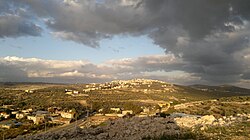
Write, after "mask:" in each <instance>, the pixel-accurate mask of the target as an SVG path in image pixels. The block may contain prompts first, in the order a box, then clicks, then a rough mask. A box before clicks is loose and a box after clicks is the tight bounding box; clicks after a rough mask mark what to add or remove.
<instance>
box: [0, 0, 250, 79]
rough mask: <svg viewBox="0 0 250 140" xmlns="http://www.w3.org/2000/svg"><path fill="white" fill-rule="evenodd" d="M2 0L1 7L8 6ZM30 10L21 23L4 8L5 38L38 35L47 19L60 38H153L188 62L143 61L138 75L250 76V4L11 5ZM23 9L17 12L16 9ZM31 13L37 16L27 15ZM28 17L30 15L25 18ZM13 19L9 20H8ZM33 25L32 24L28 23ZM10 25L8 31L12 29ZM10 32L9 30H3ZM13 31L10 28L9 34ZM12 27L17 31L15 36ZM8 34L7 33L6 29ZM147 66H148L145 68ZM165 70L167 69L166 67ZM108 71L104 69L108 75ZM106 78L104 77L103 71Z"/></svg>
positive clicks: (144, 0)
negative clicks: (157, 63) (36, 21)
mask: <svg viewBox="0 0 250 140" xmlns="http://www.w3.org/2000/svg"><path fill="white" fill-rule="evenodd" d="M6 1H7V0H5V1H2V2H1V3H0V7H1V5H6V3H7V2H6ZM11 2H12V3H13V4H14V5H21V6H23V5H24V7H25V9H26V10H27V11H26V12H25V11H24V12H19V14H17V15H18V16H17V17H16V18H20V20H17V19H11V20H10V19H8V18H7V17H4V16H15V14H13V13H11V12H10V11H9V10H10V9H13V8H6V7H5V6H2V10H0V12H1V13H11V14H10V15H8V14H4V15H1V17H2V20H3V21H5V20H8V22H6V23H12V24H4V26H3V25H1V18H0V25H1V26H0V37H3V36H15V35H16V36H20V35H38V34H39V32H40V31H39V30H38V29H39V28H38V26H36V25H35V24H34V23H33V22H32V21H31V20H30V18H31V17H30V16H33V18H35V19H36V18H42V19H43V21H44V23H45V24H46V25H47V27H48V28H49V29H51V30H52V34H53V35H54V36H55V37H58V38H61V39H63V40H71V41H75V42H78V43H82V44H85V45H88V46H90V47H98V45H99V41H100V40H101V39H104V38H111V37H113V36H114V35H121V34H124V35H132V36H140V35H145V34H146V35H148V36H149V37H150V38H151V39H152V40H153V41H154V43H155V44H157V45H159V46H160V47H162V48H164V49H165V51H166V53H167V54H169V53H171V54H173V55H174V56H175V57H176V58H178V59H181V61H182V62H184V63H183V64H182V65H173V66H172V67H171V68H170V67H169V65H166V64H162V66H161V67H152V66H154V64H147V63H145V62H144V60H140V59H139V58H138V61H137V63H134V64H130V66H128V67H126V68H129V67H131V65H132V66H138V68H140V66H141V69H138V70H139V71H143V69H147V71H150V70H151V69H152V71H155V70H157V69H158V70H164V71H166V72H169V71H170V70H180V71H185V72H187V73H194V75H196V76H198V77H201V80H205V81H207V82H210V83H224V82H225V83H234V82H237V81H240V80H242V78H245V79H246V80H248V76H247V75H248V73H249V71H250V68H249V65H250V64H249V63H248V62H247V61H246V59H248V58H249V57H247V56H249V54H250V52H249V51H248V50H249V38H250V23H249V18H250V8H249V7H250V1H249V0H219V1H218V0H188V1H187V0H186V1H184V0H116V1H114V0H102V1H98V2H96V1H94V0H64V1H62V0H19V1H15V0H11ZM16 7H17V6H16ZM17 9H18V8H17ZM29 12H31V13H32V15H30V14H27V13H29ZM25 13H26V14H25ZM24 15H25V16H24ZM9 20H10V21H9ZM27 23H29V24H27ZM7 25H9V26H7ZM3 27H5V28H3ZM8 27H9V29H8ZM11 27H20V28H14V29H16V30H14V31H12V30H10V29H12V28H11ZM6 29H8V30H6ZM145 65H146V66H148V67H144V66H145ZM164 65H165V66H164ZM108 69H109V68H107V69H105V70H103V71H108ZM99 73H101V72H99Z"/></svg>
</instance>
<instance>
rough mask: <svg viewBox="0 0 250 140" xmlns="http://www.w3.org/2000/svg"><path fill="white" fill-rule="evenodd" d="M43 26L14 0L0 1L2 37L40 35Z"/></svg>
mask: <svg viewBox="0 0 250 140" xmlns="http://www.w3.org/2000/svg"><path fill="white" fill-rule="evenodd" d="M41 31H42V28H41V27H39V26H38V25H36V24H35V23H34V22H32V20H31V15H29V13H28V12H27V11H25V8H23V7H22V5H20V4H18V3H14V2H13V1H12V0H9V1H7V0H3V1H1V2H0V38H4V37H19V36H40V35H41Z"/></svg>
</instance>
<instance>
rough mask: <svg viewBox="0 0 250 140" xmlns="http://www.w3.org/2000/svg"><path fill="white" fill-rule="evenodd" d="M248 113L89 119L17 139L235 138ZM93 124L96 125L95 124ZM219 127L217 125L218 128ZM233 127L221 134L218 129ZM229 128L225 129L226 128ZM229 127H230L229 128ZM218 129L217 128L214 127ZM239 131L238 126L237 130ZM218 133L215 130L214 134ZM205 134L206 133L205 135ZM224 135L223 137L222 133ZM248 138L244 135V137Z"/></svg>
mask: <svg viewBox="0 0 250 140" xmlns="http://www.w3.org/2000/svg"><path fill="white" fill-rule="evenodd" d="M248 122H250V114H238V115H237V116H229V117H222V118H215V117H214V116H213V115H205V116H197V115H187V114H175V115H171V116H167V117H166V118H164V117H142V118H140V117H131V118H118V119H110V120H107V121H105V122H102V123H101V124H96V123H94V122H93V123H92V126H89V125H88V126H89V127H87V128H83V129H81V128H76V129H71V130H62V131H60V132H56V133H49V132H48V133H46V134H41V135H35V136H20V137H17V138H16V140H55V139H62V140H140V139H146V140H151V139H233V136H234V135H231V134H230V133H232V134H233V133H234V134H235V136H237V137H235V138H236V139H238V138H239V136H241V135H242V136H241V137H243V136H244V135H245V133H248V132H245V133H244V132H243V131H247V129H248V128H249V127H248V126H246V125H245V124H249V123H248ZM240 123H241V124H243V127H244V129H242V130H241V131H242V133H241V132H240V131H239V132H236V130H237V129H238V128H240V127H242V126H240V127H234V125H235V124H240ZM94 124H96V125H94ZM218 128H219V129H218ZM222 128H223V129H225V130H224V131H228V132H230V131H232V132H230V133H229V134H227V133H225V134H226V135H225V136H223V135H222V134H221V132H219V131H221V130H223V129H222ZM227 128H228V130H227ZM229 128H231V129H232V130H231V129H229ZM217 129H218V130H217ZM237 131H238V130H237ZM217 133H218V134H217ZM204 134H205V135H204ZM222 136H223V137H222ZM248 138H250V135H245V136H244V137H243V139H248Z"/></svg>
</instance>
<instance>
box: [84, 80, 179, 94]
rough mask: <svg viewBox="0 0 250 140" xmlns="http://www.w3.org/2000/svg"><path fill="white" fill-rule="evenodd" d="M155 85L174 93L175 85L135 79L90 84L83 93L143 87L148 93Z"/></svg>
mask: <svg viewBox="0 0 250 140" xmlns="http://www.w3.org/2000/svg"><path fill="white" fill-rule="evenodd" d="M153 83H160V84H162V86H161V88H163V90H166V91H167V92H174V91H175V89H174V88H173V84H169V83H166V82H163V81H159V80H148V79H133V80H115V81H112V82H110V83H104V84H95V83H93V84H88V85H86V86H85V89H83V92H85V93H88V92H90V91H95V90H111V89H122V88H134V87H139V86H141V85H144V86H146V87H145V89H144V90H143V91H144V92H147V91H149V90H150V88H151V85H152V84H153Z"/></svg>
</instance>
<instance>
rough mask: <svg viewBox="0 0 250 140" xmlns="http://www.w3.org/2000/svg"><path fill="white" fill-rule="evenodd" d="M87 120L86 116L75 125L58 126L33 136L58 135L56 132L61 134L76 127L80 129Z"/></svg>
mask: <svg viewBox="0 0 250 140" xmlns="http://www.w3.org/2000/svg"><path fill="white" fill-rule="evenodd" d="M91 115H93V114H90V116H91ZM86 119H87V117H86V116H83V118H81V119H79V120H77V121H75V122H73V123H70V124H64V125H61V126H57V127H54V128H49V129H48V130H46V131H45V130H43V131H40V132H38V133H36V134H34V135H33V136H36V135H42V134H46V133H56V132H60V131H62V130H70V129H75V128H76V127H79V126H80V125H82V124H83V123H85V120H86Z"/></svg>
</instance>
